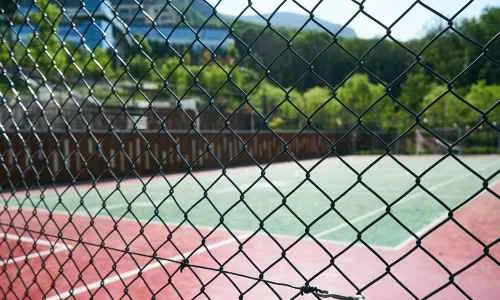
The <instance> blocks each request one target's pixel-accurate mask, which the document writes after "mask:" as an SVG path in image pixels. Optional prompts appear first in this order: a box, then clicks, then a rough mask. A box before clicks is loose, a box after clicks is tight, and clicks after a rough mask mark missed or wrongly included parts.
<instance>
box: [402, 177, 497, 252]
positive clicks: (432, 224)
mask: <svg viewBox="0 0 500 300" xmlns="http://www.w3.org/2000/svg"><path fill="white" fill-rule="evenodd" d="M498 183H500V179H498V180H495V182H493V183H492V184H490V185H489V187H490V188H493V187H494V186H496V185H497V184H498ZM485 192H487V191H486V190H483V191H482V192H481V193H479V194H478V195H476V196H475V197H474V198H473V199H475V198H477V197H479V196H481V195H483V194H484V193H485ZM447 217H448V213H445V214H442V215H441V216H439V217H438V218H437V219H436V220H434V221H433V222H432V223H430V224H428V225H427V226H425V227H423V228H422V229H420V230H419V231H417V232H416V233H415V235H416V236H418V237H421V236H422V235H424V234H425V233H427V231H429V230H431V229H432V228H434V227H435V226H436V225H437V224H439V223H441V222H442V221H443V220H445V219H446V218H447ZM414 240H415V238H414V237H413V236H412V235H410V236H409V237H408V238H407V239H406V240H404V241H403V242H401V243H400V244H399V245H397V246H396V247H394V249H395V250H400V249H402V248H404V247H405V246H406V245H408V244H409V243H411V242H412V241H414Z"/></svg>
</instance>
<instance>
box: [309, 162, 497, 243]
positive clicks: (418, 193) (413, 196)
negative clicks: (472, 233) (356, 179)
mask: <svg viewBox="0 0 500 300" xmlns="http://www.w3.org/2000/svg"><path fill="white" fill-rule="evenodd" d="M490 168H491V166H487V167H484V168H481V169H478V170H475V171H476V172H478V171H484V170H487V169H490ZM472 175H474V174H473V173H470V172H469V173H467V174H464V175H461V176H457V177H453V178H450V179H448V180H446V181H443V182H441V183H438V184H435V185H433V186H431V187H428V188H426V189H427V190H429V191H431V192H432V191H433V190H438V189H441V188H442V187H444V186H447V185H449V184H451V183H453V182H455V181H458V180H462V179H464V178H467V177H470V176H472ZM495 182H496V181H495ZM420 189H421V188H420ZM422 195H428V193H427V192H425V191H424V190H422V189H421V190H420V191H419V192H417V193H416V194H413V195H406V196H405V197H404V198H403V199H401V200H400V201H398V202H397V204H396V205H401V204H405V203H408V202H409V201H410V200H413V199H414V198H416V197H417V196H422ZM477 196H479V194H478V195H476V197H477ZM476 197H474V198H476ZM385 210H386V207H385V206H382V207H380V208H377V209H375V210H373V211H371V212H369V213H366V214H364V215H361V216H358V217H356V218H354V219H353V220H349V222H350V223H351V224H356V223H359V222H361V221H363V220H365V219H368V218H369V217H371V216H373V215H376V214H379V213H381V212H383V211H385ZM439 218H440V217H438V218H436V219H434V220H433V221H431V223H430V224H432V223H433V222H435V221H436V220H437V219H439ZM349 226H350V225H349V224H348V223H345V222H344V223H342V224H339V225H337V226H335V227H332V228H330V229H327V230H323V231H321V232H319V233H316V234H314V236H315V237H322V236H325V235H328V234H330V233H333V232H337V231H339V230H340V229H343V228H345V227H349ZM426 226H428V225H426ZM397 246H399V245H396V247H397ZM396 247H395V248H396Z"/></svg>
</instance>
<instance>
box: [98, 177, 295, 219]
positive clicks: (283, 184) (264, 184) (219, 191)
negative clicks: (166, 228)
mask: <svg viewBox="0 0 500 300" xmlns="http://www.w3.org/2000/svg"><path fill="white" fill-rule="evenodd" d="M273 184H274V185H275V186H277V187H282V188H283V187H288V186H291V185H292V184H290V183H288V182H287V181H283V180H278V181H276V183H275V182H274V181H273ZM250 185H251V184H247V185H243V188H240V190H242V191H244V190H246V189H247V188H249V187H250ZM270 187H271V185H270V184H269V183H267V182H258V183H256V184H255V185H253V186H252V190H253V189H255V190H257V189H264V188H270ZM273 190H274V189H273ZM237 191H238V190H237V189H236V188H223V189H210V190H209V193H211V194H227V193H234V192H237ZM209 197H210V195H209ZM127 206H128V203H117V204H112V205H106V209H107V210H115V209H121V208H127ZM132 206H137V207H152V206H153V203H152V202H151V201H134V202H133V203H132ZM88 209H89V211H91V212H92V213H95V212H97V211H99V210H101V209H102V206H92V207H89V208H88Z"/></svg>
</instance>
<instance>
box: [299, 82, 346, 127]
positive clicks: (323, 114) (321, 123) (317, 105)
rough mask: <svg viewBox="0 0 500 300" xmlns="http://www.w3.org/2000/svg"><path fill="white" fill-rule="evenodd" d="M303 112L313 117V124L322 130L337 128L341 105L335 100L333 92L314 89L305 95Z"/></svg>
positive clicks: (322, 88)
mask: <svg viewBox="0 0 500 300" xmlns="http://www.w3.org/2000/svg"><path fill="white" fill-rule="evenodd" d="M302 100H303V101H302V104H301V105H300V106H299V107H300V109H301V110H302V112H304V113H305V114H306V115H307V116H309V117H311V120H312V124H313V125H314V126H315V127H317V128H320V129H334V128H336V127H337V124H336V118H338V116H339V112H340V111H341V105H340V104H339V103H338V101H337V100H336V99H335V98H333V96H332V92H331V90H330V89H329V88H326V87H314V88H312V89H309V90H307V91H306V92H305V93H304V96H303V99H302Z"/></svg>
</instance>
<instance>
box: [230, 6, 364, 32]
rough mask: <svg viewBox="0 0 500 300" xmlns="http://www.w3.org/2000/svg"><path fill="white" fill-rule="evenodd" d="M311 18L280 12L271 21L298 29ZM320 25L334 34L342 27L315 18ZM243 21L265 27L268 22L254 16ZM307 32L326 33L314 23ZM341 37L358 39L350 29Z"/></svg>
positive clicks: (273, 24)
mask: <svg viewBox="0 0 500 300" xmlns="http://www.w3.org/2000/svg"><path fill="white" fill-rule="evenodd" d="M263 16H264V17H266V18H269V17H270V16H271V15H270V14H263ZM308 18H309V17H308V16H306V15H302V14H296V13H291V12H278V13H276V14H275V15H274V16H273V18H272V19H271V25H272V26H276V27H288V28H295V29H298V28H300V27H301V26H302V24H304V23H305V22H306V21H307V19H308ZM314 19H315V20H316V21H317V22H318V23H321V24H322V25H323V26H324V27H325V28H327V29H328V30H330V31H331V32H332V33H335V32H337V31H339V29H340V28H341V27H342V26H341V25H339V24H335V23H332V22H329V21H326V20H324V19H320V18H317V17H315V18H314ZM240 20H242V21H246V22H252V23H257V24H261V25H264V24H265V23H266V21H265V20H264V19H262V18H261V17H260V16H258V15H252V16H242V17H241V18H240ZM305 29H306V30H311V31H324V29H323V28H321V27H320V26H318V25H317V24H316V23H314V22H309V23H307V25H306V27H305ZM340 36H342V37H346V38H355V37H356V32H355V31H354V30H353V29H352V28H349V27H346V28H344V30H342V32H341V33H340Z"/></svg>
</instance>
